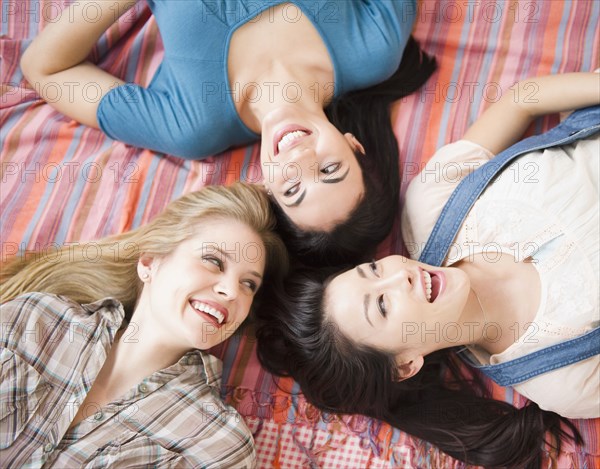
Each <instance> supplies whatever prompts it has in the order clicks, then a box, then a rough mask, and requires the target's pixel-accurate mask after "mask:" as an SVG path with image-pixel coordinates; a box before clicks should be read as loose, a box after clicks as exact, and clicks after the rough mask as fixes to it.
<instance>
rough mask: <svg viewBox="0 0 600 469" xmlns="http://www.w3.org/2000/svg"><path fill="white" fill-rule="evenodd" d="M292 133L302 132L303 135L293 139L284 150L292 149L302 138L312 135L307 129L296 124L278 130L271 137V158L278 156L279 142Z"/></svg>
mask: <svg viewBox="0 0 600 469" xmlns="http://www.w3.org/2000/svg"><path fill="white" fill-rule="evenodd" d="M293 132H303V133H304V135H302V136H298V137H297V138H295V139H294V140H293V141H292V142H290V143H289V144H288V145H286V149H288V148H292V147H293V146H294V145H295V144H296V143H297V142H299V141H300V140H302V139H303V138H304V137H307V136H309V135H310V134H311V133H312V132H311V131H310V130H308V129H307V128H305V127H301V126H299V125H296V124H290V125H286V126H285V127H283V128H282V129H279V130H278V131H277V132H275V135H273V156H277V155H278V154H279V142H281V141H282V139H283V138H284V137H286V136H287V135H288V134H292V133H293Z"/></svg>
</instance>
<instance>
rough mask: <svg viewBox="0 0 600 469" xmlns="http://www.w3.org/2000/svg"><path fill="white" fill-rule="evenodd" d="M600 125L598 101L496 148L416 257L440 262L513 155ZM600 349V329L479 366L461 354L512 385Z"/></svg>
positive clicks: (583, 133)
mask: <svg viewBox="0 0 600 469" xmlns="http://www.w3.org/2000/svg"><path fill="white" fill-rule="evenodd" d="M599 130H600V106H593V107H588V108H584V109H580V110H578V111H575V112H574V113H573V114H571V115H570V116H569V117H568V118H567V119H566V120H565V121H564V122H562V123H561V124H559V125H558V126H556V127H555V128H553V129H551V130H549V131H548V132H546V133H544V134H542V135H537V136H533V137H529V138H527V139H525V140H522V141H520V142H519V143H517V144H515V145H513V146H512V147H510V148H508V149H507V150H505V151H503V152H501V153H499V154H498V155H497V156H496V157H495V158H493V159H492V160H490V161H489V162H487V163H486V164H484V165H483V166H482V167H481V168H479V169H477V170H476V171H474V172H473V173H471V174H470V175H469V176H467V177H466V178H465V179H463V180H462V181H461V182H460V183H459V185H458V186H457V187H456V189H455V190H454V192H453V193H452V195H451V196H450V198H449V199H448V202H447V203H446V205H445V206H444V209H443V210H442V213H441V215H440V217H439V218H438V221H437V222H436V225H435V227H434V229H433V231H432V232H431V235H430V236H429V239H428V240H427V244H426V245H425V248H424V249H423V253H422V254H421V257H420V258H419V261H420V262H423V263H426V264H429V265H437V266H439V265H442V263H443V261H444V259H445V258H446V255H447V253H448V251H449V250H450V247H451V244H452V242H453V241H454V238H455V237H456V235H457V233H458V230H459V229H460V227H461V226H462V224H463V222H464V220H465V218H466V216H467V214H468V213H469V211H470V210H471V207H472V206H473V204H474V203H475V201H476V200H477V199H478V198H479V196H480V195H481V193H482V192H483V191H484V190H485V188H486V187H487V185H488V184H489V183H490V181H491V180H492V179H493V178H494V177H495V176H496V175H498V174H499V173H500V172H501V171H502V170H503V169H504V168H505V167H506V166H507V165H508V164H509V163H511V162H512V161H513V160H515V159H516V158H517V157H519V156H521V155H523V154H525V153H528V152H531V151H536V150H542V149H545V148H550V147H554V146H558V145H566V144H569V143H572V142H574V141H576V140H579V139H582V138H586V137H589V136H590V135H593V134H594V133H596V132H598V131H599ZM598 354H600V328H595V329H594V330H592V331H590V332H588V333H586V334H583V335H581V336H579V337H576V338H574V339H571V340H567V341H564V342H561V343H559V344H555V345H552V346H550V347H546V348H543V349H541V350H538V351H536V352H533V353H530V354H527V355H525V356H523V357H520V358H517V359H514V360H510V361H508V362H504V363H499V364H495V365H479V364H478V363H477V362H476V360H475V359H474V357H472V356H471V353H470V352H469V351H468V350H467V349H466V348H465V349H463V350H461V351H459V356H461V357H462V358H463V359H465V360H466V361H467V362H468V363H469V364H471V365H472V366H474V367H476V368H478V369H480V370H481V371H483V372H484V373H485V374H486V375H488V376H489V377H490V378H491V379H493V380H494V381H495V382H496V383H498V384H499V385H501V386H513V385H515V384H518V383H521V382H523V381H526V380H528V379H531V378H533V377H535V376H537V375H540V374H542V373H546V372H548V371H552V370H555V369H557V368H561V367H563V366H567V365H570V364H572V363H576V362H578V361H581V360H585V359H586V358H590V357H592V356H594V355H598Z"/></svg>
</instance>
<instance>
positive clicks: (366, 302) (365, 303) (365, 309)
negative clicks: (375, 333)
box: [356, 265, 374, 327]
mask: <svg viewBox="0 0 600 469" xmlns="http://www.w3.org/2000/svg"><path fill="white" fill-rule="evenodd" d="M356 272H358V276H359V277H362V278H367V276H366V275H365V272H364V271H363V270H362V269H361V267H360V265H357V266H356ZM370 301H371V295H369V294H368V293H367V294H366V295H365V299H364V301H363V314H364V315H365V319H366V320H367V322H368V323H369V324H370V325H371V327H374V326H373V323H372V322H371V320H370V319H369V314H368V311H369V302H370Z"/></svg>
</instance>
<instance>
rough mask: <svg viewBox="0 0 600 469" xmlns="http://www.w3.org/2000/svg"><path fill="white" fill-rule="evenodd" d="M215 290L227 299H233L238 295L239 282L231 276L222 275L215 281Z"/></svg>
mask: <svg viewBox="0 0 600 469" xmlns="http://www.w3.org/2000/svg"><path fill="white" fill-rule="evenodd" d="M214 292H215V293H216V294H217V295H219V297H221V298H223V299H225V300H227V301H233V300H235V299H236V298H237V296H238V292H239V282H238V280H237V279H234V278H233V277H231V276H228V275H222V276H221V277H220V278H219V280H218V281H217V282H216V283H215V286H214Z"/></svg>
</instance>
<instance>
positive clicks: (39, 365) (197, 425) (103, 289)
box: [0, 183, 287, 467]
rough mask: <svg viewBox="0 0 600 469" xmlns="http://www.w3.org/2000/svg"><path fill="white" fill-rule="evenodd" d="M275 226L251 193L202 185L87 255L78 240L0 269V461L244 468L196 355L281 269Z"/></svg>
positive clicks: (246, 458) (243, 447)
mask: <svg viewBox="0 0 600 469" xmlns="http://www.w3.org/2000/svg"><path fill="white" fill-rule="evenodd" d="M274 224H275V223H274V217H273V215H272V213H271V211H270V209H269V203H268V200H267V198H266V195H265V194H264V193H263V192H262V191H261V190H260V189H258V188H256V187H253V186H249V185H246V184H242V183H237V184H234V185H233V186H231V187H217V186H214V187H206V188H204V189H202V190H201V191H198V192H194V193H190V194H187V195H185V196H183V197H181V198H180V199H178V200H176V201H174V202H172V203H171V204H170V205H169V206H168V207H167V208H166V210H165V211H164V212H162V213H161V214H160V215H158V216H157V217H156V218H155V219H154V220H152V221H151V222H150V223H149V224H147V225H145V226H142V227H140V228H137V229H135V230H133V231H130V232H128V233H124V234H120V235H116V236H112V237H109V238H105V239H103V240H99V241H97V242H95V243H94V252H95V253H97V254H98V255H96V256H95V257H94V259H93V260H92V259H90V257H89V255H86V246H87V245H85V244H81V245H77V246H75V247H73V246H71V247H64V248H62V249H60V250H59V251H58V252H57V253H55V255H53V256H51V257H50V256H47V255H46V256H40V255H37V256H31V255H30V256H26V257H25V258H23V259H20V260H15V261H13V262H12V263H9V264H8V265H6V266H3V269H2V277H1V279H0V294H1V301H2V303H3V304H2V306H1V307H0V308H1V311H2V335H1V342H0V344H1V348H0V355H1V360H0V363H2V368H1V384H0V399H1V400H2V406H3V409H5V410H6V412H5V411H3V415H2V417H1V419H0V435H1V436H0V457H1V458H2V461H3V465H6V467H22V466H23V465H34V466H40V465H44V466H49V467H82V466H84V465H89V464H102V465H106V464H111V463H112V464H115V463H116V464H118V465H120V466H122V467H129V466H132V465H136V466H141V465H144V466H145V465H153V466H169V467H170V466H171V465H180V464H184V465H190V466H198V465H202V466H203V467H253V466H254V465H255V453H254V448H253V440H252V435H251V433H250V431H249V430H248V428H247V427H246V426H245V424H244V423H243V420H242V419H241V417H240V416H239V415H238V414H237V413H236V412H235V410H233V409H232V408H230V407H228V406H226V405H225V404H224V403H223V402H222V401H221V400H220V398H219V388H218V386H219V378H220V362H219V360H217V359H216V358H215V357H212V356H210V355H208V354H206V353H205V352H203V350H206V349H208V348H210V347H212V346H214V345H216V344H218V343H220V342H222V341H223V340H225V339H226V338H228V337H229V336H230V335H231V334H233V333H234V331H235V330H236V329H237V328H238V327H239V325H240V324H241V323H242V322H243V321H244V320H245V319H246V317H247V316H248V314H249V312H250V309H251V306H252V304H253V301H254V300H255V297H256V296H257V293H258V292H259V289H260V292H261V293H264V291H265V288H264V287H263V286H262V285H263V284H266V285H269V283H270V279H271V278H275V279H276V278H280V277H281V276H282V275H283V274H284V273H285V271H286V269H287V253H286V251H285V248H284V247H283V244H282V242H281V240H280V239H279V237H278V236H277V235H276V234H275V233H274V232H273V227H274ZM32 292H36V293H32Z"/></svg>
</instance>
